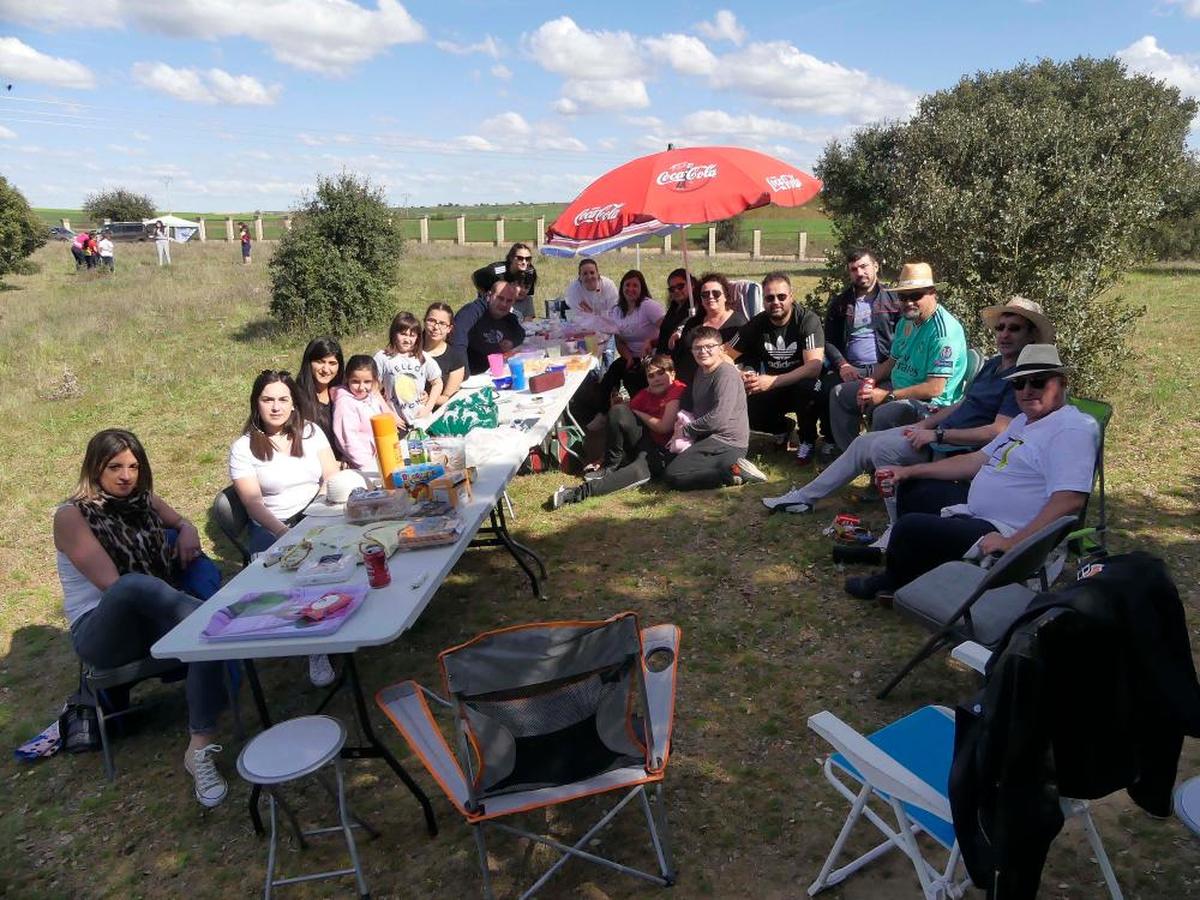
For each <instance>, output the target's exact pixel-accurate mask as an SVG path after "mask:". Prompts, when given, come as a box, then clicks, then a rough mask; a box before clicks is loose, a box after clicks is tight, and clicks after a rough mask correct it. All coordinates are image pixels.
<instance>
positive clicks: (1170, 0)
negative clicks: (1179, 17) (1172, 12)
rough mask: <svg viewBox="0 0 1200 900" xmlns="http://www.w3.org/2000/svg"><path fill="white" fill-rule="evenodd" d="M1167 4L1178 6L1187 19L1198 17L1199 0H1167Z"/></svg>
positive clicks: (1199, 13) (1199, 12) (1199, 9)
mask: <svg viewBox="0 0 1200 900" xmlns="http://www.w3.org/2000/svg"><path fill="white" fill-rule="evenodd" d="M1167 5H1168V6H1178V7H1180V8H1181V9H1182V10H1183V14H1184V15H1185V16H1187V17H1188V18H1189V19H1200V0H1167Z"/></svg>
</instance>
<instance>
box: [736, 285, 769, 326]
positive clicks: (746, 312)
mask: <svg viewBox="0 0 1200 900" xmlns="http://www.w3.org/2000/svg"><path fill="white" fill-rule="evenodd" d="M729 287H730V289H731V290H732V291H733V300H734V301H735V302H736V303H737V304H738V305H739V306H740V307H741V310H742V315H743V316H745V317H746V319H747V321H749V320H750V319H753V318H754V317H755V316H757V315H758V314H759V313H760V312H762V311H763V290H762V285H761V284H759V283H758V282H757V281H744V280H740V279H739V280H737V281H731V282H730V283H729Z"/></svg>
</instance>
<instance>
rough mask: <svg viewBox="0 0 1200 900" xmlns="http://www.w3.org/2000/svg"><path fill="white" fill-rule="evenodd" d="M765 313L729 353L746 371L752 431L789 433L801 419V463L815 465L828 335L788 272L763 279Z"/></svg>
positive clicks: (746, 328) (742, 332) (743, 332)
mask: <svg viewBox="0 0 1200 900" xmlns="http://www.w3.org/2000/svg"><path fill="white" fill-rule="evenodd" d="M762 288H763V306H764V309H763V311H762V312H760V313H759V314H758V315H756V316H754V318H752V319H751V320H750V321H749V322H747V323H746V324H745V325H743V326H742V327H741V329H740V330H739V331H738V333H737V334H736V335H734V337H733V340H731V341H730V342H729V346H728V347H727V348H726V352H727V353H728V355H729V358H730V359H732V360H734V361H735V362H737V363H738V364H739V366H741V367H742V372H743V375H742V381H743V383H744V384H745V387H746V394H747V395H748V396H747V406H748V408H749V413H750V427H751V428H752V429H754V430H755V431H766V432H769V433H770V434H776V435H778V434H783V435H786V434H787V433H788V432H790V431H791V430H792V425H791V422H789V421H788V419H787V414H788V413H794V414H795V416H796V425H797V428H798V429H799V434H800V446H799V448H798V449H797V450H796V463H797V464H798V465H807V464H808V463H810V462H812V453H813V446H814V445H815V444H816V441H817V411H816V403H817V391H818V389H819V387H820V377H821V367H822V366H823V365H824V361H825V332H824V329H822V327H821V319H820V318H819V317H818V316H817V314H816V313H814V312H813V311H812V310H806V309H804V308H803V307H799V306H797V305H796V301H795V299H794V298H793V297H792V281H791V279H790V278H788V276H787V275H786V274H785V273H784V272H772V273H771V274H769V275H767V276H766V277H765V278H763V280H762Z"/></svg>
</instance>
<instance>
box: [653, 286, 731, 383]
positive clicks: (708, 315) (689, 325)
mask: <svg viewBox="0 0 1200 900" xmlns="http://www.w3.org/2000/svg"><path fill="white" fill-rule="evenodd" d="M699 295H700V311H699V312H697V313H696V314H695V315H694V316H692V317H691V318H690V319H688V320H687V321H686V322H684V323H683V325H682V326H681V327H680V329H679V338H678V339H677V340H675V339H672V340H671V341H670V344H671V357H672V359H674V360H675V366H676V370H677V371H678V372H679V377H680V378H681V379H682V380H683V381H684V382H686V383H687V384H691V383H692V381H693V379H694V378H695V375H696V361H695V360H694V359H693V358H692V338H693V335H694V334H695V332H696V329H697V328H698V327H700V326H701V325H708V326H709V327H710V328H715V329H717V331H719V332H720V333H721V341H722V342H723V343H726V344H728V343H729V342H730V341H731V340H733V336H734V335H735V334H737V333H738V329H739V328H741V327H742V326H743V325H745V324H746V317H745V316H744V315H742V311H741V310H740V309H735V305H736V303H735V301H734V299H733V291H732V289H731V288H730V286H729V280H728V279H727V278H726V277H725V276H724V275H721V274H719V273H717V272H710V273H709V274H707V275H705V276H704V277H703V278H701V279H700V290H699Z"/></svg>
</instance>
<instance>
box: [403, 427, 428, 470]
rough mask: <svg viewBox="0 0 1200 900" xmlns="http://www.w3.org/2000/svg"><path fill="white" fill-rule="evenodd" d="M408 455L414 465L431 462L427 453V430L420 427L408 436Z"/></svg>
mask: <svg viewBox="0 0 1200 900" xmlns="http://www.w3.org/2000/svg"><path fill="white" fill-rule="evenodd" d="M408 456H409V459H411V460H412V465H414V466H419V465H420V464H421V463H424V462H429V459H428V457H427V456H426V454H425V432H423V431H422V430H421V429H420V428H415V429H413V431H412V433H411V434H409V436H408Z"/></svg>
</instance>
